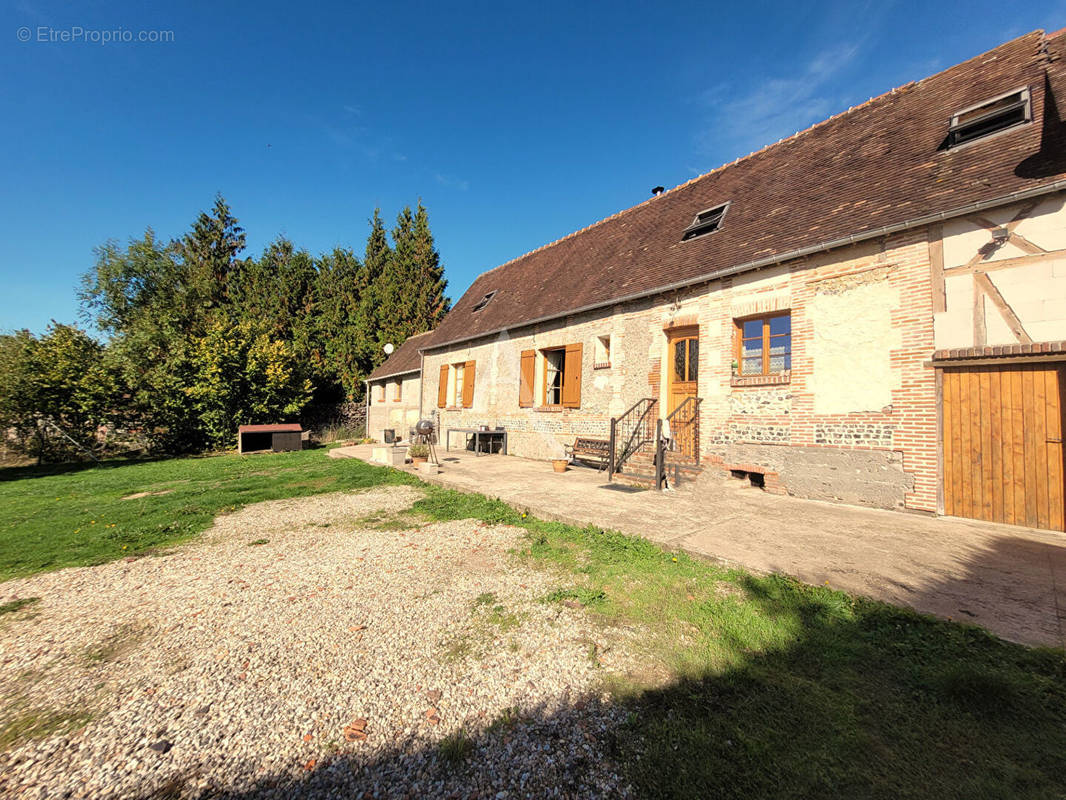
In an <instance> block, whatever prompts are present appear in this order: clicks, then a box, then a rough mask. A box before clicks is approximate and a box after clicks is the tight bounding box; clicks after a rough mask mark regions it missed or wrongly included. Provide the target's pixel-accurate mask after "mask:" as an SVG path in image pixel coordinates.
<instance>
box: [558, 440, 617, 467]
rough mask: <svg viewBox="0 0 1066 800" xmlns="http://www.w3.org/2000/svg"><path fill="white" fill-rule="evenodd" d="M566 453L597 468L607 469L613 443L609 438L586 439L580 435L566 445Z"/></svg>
mask: <svg viewBox="0 0 1066 800" xmlns="http://www.w3.org/2000/svg"><path fill="white" fill-rule="evenodd" d="M566 454H567V455H568V456H569V457H570V458H572V459H574V460H575V461H584V462H585V463H586V464H589V465H590V466H593V465H594V466H596V467H597V469H601V470H604V469H607V466H608V464H610V462H611V443H610V441H608V440H607V439H586V438H584V437H582V436H578V437H577V438H576V439H574V443H573V444H572V445H569V446H567V447H566Z"/></svg>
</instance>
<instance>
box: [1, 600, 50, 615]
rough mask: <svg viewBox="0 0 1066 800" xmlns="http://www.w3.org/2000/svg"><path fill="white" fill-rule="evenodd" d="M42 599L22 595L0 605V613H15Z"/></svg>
mask: <svg viewBox="0 0 1066 800" xmlns="http://www.w3.org/2000/svg"><path fill="white" fill-rule="evenodd" d="M40 601H41V598H39V597H20V598H19V599H18V600H12V601H11V602H10V603H4V604H3V605H0V615H3V614H14V613H15V612H16V611H20V610H22V609H23V608H25V607H26V606H31V605H33V604H34V603H39V602H40Z"/></svg>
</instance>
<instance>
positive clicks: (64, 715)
mask: <svg viewBox="0 0 1066 800" xmlns="http://www.w3.org/2000/svg"><path fill="white" fill-rule="evenodd" d="M91 720H92V714H90V713H89V712H88V711H85V710H81V709H72V710H64V711H60V710H56V709H47V710H45V709H38V710H33V711H23V712H20V713H18V714H15V715H14V716H12V717H10V718H9V719H7V720H5V721H4V722H3V723H2V725H0V751H4V750H7V749H9V748H11V747H14V746H16V745H18V744H22V743H23V742H26V741H28V740H30V739H43V738H45V737H47V736H51V735H53V734H56V733H69V732H70V731H74V730H77V729H78V728H81V727H84V726H85V725H87V724H88V723H89V722H90V721H91Z"/></svg>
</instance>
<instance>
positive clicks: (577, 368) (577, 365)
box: [563, 343, 581, 408]
mask: <svg viewBox="0 0 1066 800" xmlns="http://www.w3.org/2000/svg"><path fill="white" fill-rule="evenodd" d="M580 405H581V344H580V343H578V344H568V345H567V346H566V360H565V362H563V407H564V408H578V407H580Z"/></svg>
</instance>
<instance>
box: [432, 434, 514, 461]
mask: <svg viewBox="0 0 1066 800" xmlns="http://www.w3.org/2000/svg"><path fill="white" fill-rule="evenodd" d="M453 433H463V434H466V436H467V437H468V438H467V441H470V439H469V437H470V436H473V437H474V455H475V456H480V455H481V439H483V438H486V437H487V438H488V440H489V450H488V452H489V453H491V452H492V449H491V448H492V442H493V437H499V438H500V440H501V445H502V450H501V452H502V453H503V455H507V431H505V430H502V429H500V430H494V431H483V430H481V429H480V428H448V430H447V431H446V432H445V434H444V449H445V451H448V450H451V449H452V448H451V440H452V434H453Z"/></svg>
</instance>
